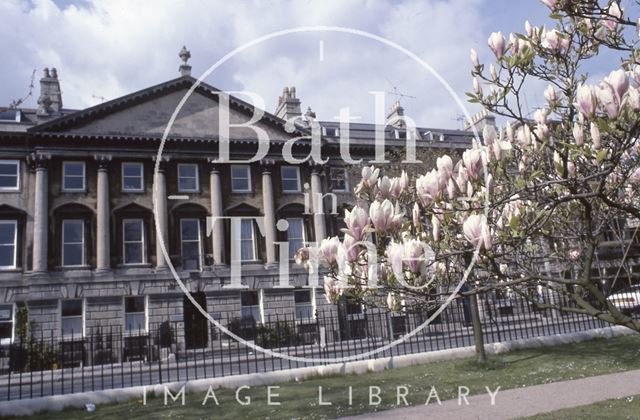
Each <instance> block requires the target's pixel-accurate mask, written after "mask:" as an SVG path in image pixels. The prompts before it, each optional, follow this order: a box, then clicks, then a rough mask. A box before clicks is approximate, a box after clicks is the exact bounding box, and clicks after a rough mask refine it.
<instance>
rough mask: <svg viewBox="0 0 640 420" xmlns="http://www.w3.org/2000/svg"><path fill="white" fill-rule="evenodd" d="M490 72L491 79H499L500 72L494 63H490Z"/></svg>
mask: <svg viewBox="0 0 640 420" xmlns="http://www.w3.org/2000/svg"><path fill="white" fill-rule="evenodd" d="M489 74H490V75H491V80H498V72H497V71H496V67H495V66H494V65H493V64H490V65H489Z"/></svg>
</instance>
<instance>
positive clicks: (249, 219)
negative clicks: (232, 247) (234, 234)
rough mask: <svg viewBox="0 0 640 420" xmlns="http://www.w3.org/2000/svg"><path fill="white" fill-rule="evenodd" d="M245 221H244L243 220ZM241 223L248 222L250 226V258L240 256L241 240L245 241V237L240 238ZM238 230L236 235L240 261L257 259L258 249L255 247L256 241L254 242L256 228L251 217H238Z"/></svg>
mask: <svg viewBox="0 0 640 420" xmlns="http://www.w3.org/2000/svg"><path fill="white" fill-rule="evenodd" d="M245 221H246V222H245ZM243 223H250V226H251V250H252V254H253V255H252V258H250V259H244V258H242V241H245V240H246V239H243V238H242V224H243ZM239 226H240V232H238V237H239V238H240V241H239V245H240V254H239V257H240V262H252V261H257V259H258V249H257V243H256V228H255V224H254V222H253V219H252V218H246V219H244V218H243V219H240V224H239Z"/></svg>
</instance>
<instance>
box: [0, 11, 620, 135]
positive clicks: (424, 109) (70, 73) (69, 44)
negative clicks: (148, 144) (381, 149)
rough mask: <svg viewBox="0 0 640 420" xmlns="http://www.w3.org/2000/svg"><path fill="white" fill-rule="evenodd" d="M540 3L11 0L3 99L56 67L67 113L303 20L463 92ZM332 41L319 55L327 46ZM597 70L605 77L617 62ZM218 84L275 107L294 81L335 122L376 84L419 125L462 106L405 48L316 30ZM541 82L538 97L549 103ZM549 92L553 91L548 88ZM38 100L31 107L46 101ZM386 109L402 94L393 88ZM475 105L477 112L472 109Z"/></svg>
mask: <svg viewBox="0 0 640 420" xmlns="http://www.w3.org/2000/svg"><path fill="white" fill-rule="evenodd" d="M547 12H548V9H547V8H546V7H545V6H544V5H542V4H541V3H540V2H539V0H517V1H514V0H511V1H509V0H404V1H373V0H352V1H349V2H347V1H343V0H325V1H322V2H317V1H311V0H298V1H291V2H286V1H284V0H274V1H257V0H256V1H242V2H234V1H218V0H216V1H204V0H184V1H179V2H178V1H173V0H156V1H151V0H149V1H136V2H131V1H128V0H75V1H74V0H55V1H54V0H30V1H27V0H5V1H3V2H2V3H1V4H0V16H2V19H3V21H4V22H3V23H2V25H0V46H1V47H2V50H3V52H4V53H5V59H4V60H3V65H2V67H0V72H1V73H0V75H1V76H2V84H1V85H0V104H8V103H9V102H10V101H11V100H12V99H15V98H18V97H21V96H23V95H24V94H25V93H26V91H27V86H28V84H29V77H30V74H31V72H32V71H33V69H37V70H38V73H37V78H39V77H40V75H41V70H42V68H44V67H57V69H58V72H59V75H60V78H61V83H62V89H63V101H64V105H65V107H68V108H84V107H87V106H91V105H94V104H96V103H99V102H100V101H101V99H100V98H106V99H113V98H116V97H118V96H121V95H124V94H127V93H130V92H132V91H135V90H138V89H142V88H145V87H147V86H150V85H153V84H156V83H160V82H163V81H165V80H169V79H172V78H174V77H177V76H178V66H179V65H180V61H179V59H178V56H177V55H178V51H179V50H180V48H181V47H182V45H183V44H184V45H186V46H187V47H188V48H189V49H190V50H191V54H192V60H191V64H192V65H193V74H194V75H195V76H198V75H200V74H201V72H203V71H205V70H206V69H207V68H208V67H209V66H211V65H212V64H213V63H215V62H216V61H217V60H218V59H220V58H221V57H222V56H223V55H225V54H226V53H228V52H229V51H231V50H233V49H234V48H236V47H238V46H240V45H242V44H244V43H245V42H247V41H250V40H252V39H255V38H257V37H259V36H262V35H265V34H267V33H270V32H273V31H277V30H283V29H287V28H292V27H297V26H303V25H332V26H341V27H348V28H355V29H359V30H364V31H368V32H371V33H374V34H376V35H379V36H382V37H384V38H386V39H389V40H391V41H393V42H396V43H398V44H400V45H402V46H403V47H406V48H407V49H409V50H411V51H412V52H414V53H416V54H417V55H418V56H420V57H421V58H423V59H424V60H425V61H426V62H428V63H429V64H430V65H431V66H432V67H433V68H434V69H435V70H436V71H437V72H438V73H439V74H440V75H442V77H444V78H445V79H446V81H447V82H448V83H449V84H450V85H451V87H452V88H453V90H454V91H455V92H456V93H457V94H458V95H460V96H461V97H462V98H464V92H466V91H469V90H471V77H470V64H469V58H468V57H469V49H470V48H475V49H477V50H478V52H479V53H480V56H481V59H482V60H483V61H484V62H487V61H488V60H490V58H491V54H490V52H489V51H488V49H487V47H486V45H487V38H488V36H489V34H490V33H491V32H492V31H497V30H501V31H502V32H503V33H504V34H505V35H506V36H508V34H509V32H512V31H520V32H522V31H523V30H524V29H523V27H524V22H525V20H527V19H528V20H529V21H531V23H533V24H536V25H539V24H542V23H546V22H547V18H546V15H547ZM321 41H322V44H323V46H324V47H323V48H324V57H323V60H320V59H319V49H320V47H319V45H320V42H321ZM603 61H605V63H604V64H602V65H597V66H595V67H594V68H593V69H591V70H592V71H593V72H594V73H597V74H598V73H601V74H602V75H604V74H606V73H608V72H609V71H610V70H611V66H612V65H613V64H615V63H611V62H610V61H611V60H609V62H606V61H607V60H603ZM207 82H208V83H211V84H213V85H214V86H216V87H218V88H220V89H224V90H234V91H236V90H249V91H252V92H256V93H258V94H260V95H261V96H262V97H263V98H264V101H265V107H266V109H267V110H268V111H273V110H274V108H275V104H276V100H277V97H278V95H279V94H280V92H281V91H282V88H283V87H284V86H291V85H295V86H296V88H297V92H298V96H299V97H300V99H301V101H302V104H303V107H304V109H306V107H307V106H310V107H312V108H313V110H314V111H315V112H316V113H317V114H318V117H319V118H321V119H326V120H331V119H333V118H334V116H337V115H338V112H339V109H340V108H342V107H349V108H350V109H351V113H352V115H355V116H359V117H360V120H361V121H371V120H372V119H373V112H374V106H373V103H374V102H373V96H372V95H371V94H370V93H369V91H385V92H389V91H392V90H393V86H394V85H397V88H398V90H399V91H400V92H402V93H404V94H407V95H411V96H414V97H415V98H403V99H402V102H403V105H404V107H405V109H406V112H407V114H408V115H409V116H411V117H412V118H414V119H415V120H416V121H417V122H418V124H419V125H422V126H429V127H442V128H457V127H459V126H460V122H459V121H456V117H457V115H459V114H460V113H461V110H460V109H459V107H458V106H457V105H456V103H455V101H454V100H453V99H452V98H451V96H450V95H449V94H448V93H447V92H446V90H445V89H444V88H443V86H442V85H441V84H440V83H439V82H438V81H437V80H436V79H435V78H434V77H433V76H432V75H430V74H429V73H428V72H426V71H425V70H424V69H422V68H421V67H419V66H418V65H417V64H416V63H414V62H413V61H411V60H410V59H408V58H407V57H406V56H405V55H403V54H401V53H399V52H398V51H396V50H394V49H392V48H389V47H387V46H384V45H382V44H379V43H377V42H374V41H371V40H366V39H363V38H358V37H356V36H354V35H348V34H336V33H307V34H296V35H288V36H284V37H280V38H278V39H275V40H272V41H269V42H266V43H263V44H260V45H259V46H257V47H253V48H250V49H248V50H246V51H244V52H243V53H241V54H239V55H237V56H235V57H234V58H233V59H231V60H230V61H229V62H227V63H225V64H224V65H223V66H222V67H221V68H220V69H219V70H217V71H216V72H215V73H214V74H212V76H211V77H209V78H208V79H207ZM539 88H540V86H532V87H531V89H530V90H528V93H527V103H528V104H529V106H530V107H531V108H534V107H535V106H536V104H537V103H539V102H540V100H541V90H540V89H539ZM542 88H544V86H542ZM36 99H37V88H36V92H35V94H34V98H31V99H30V100H28V101H27V103H26V105H27V106H35V102H36V101H35V100H36ZM386 100H387V105H389V104H390V102H391V101H393V100H394V97H393V95H391V94H387V98H386ZM468 108H469V111H470V112H475V111H477V110H478V109H477V108H474V107H471V106H470V107H468Z"/></svg>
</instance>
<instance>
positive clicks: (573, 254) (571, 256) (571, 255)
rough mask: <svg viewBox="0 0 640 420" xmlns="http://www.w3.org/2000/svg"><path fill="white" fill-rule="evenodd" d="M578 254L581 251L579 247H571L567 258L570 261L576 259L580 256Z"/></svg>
mask: <svg viewBox="0 0 640 420" xmlns="http://www.w3.org/2000/svg"><path fill="white" fill-rule="evenodd" d="M580 254H582V253H581V252H580V250H579V249H572V250H571V251H569V254H568V255H567V257H569V260H571V261H578V258H580Z"/></svg>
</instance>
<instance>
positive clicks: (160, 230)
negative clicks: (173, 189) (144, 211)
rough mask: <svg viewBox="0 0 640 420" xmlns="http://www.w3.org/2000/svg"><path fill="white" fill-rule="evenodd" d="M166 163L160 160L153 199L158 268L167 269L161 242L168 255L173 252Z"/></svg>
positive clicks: (154, 182) (154, 181)
mask: <svg viewBox="0 0 640 420" xmlns="http://www.w3.org/2000/svg"><path fill="white" fill-rule="evenodd" d="M165 170H166V163H165V162H164V161H162V162H160V167H159V169H158V172H157V173H156V174H155V176H154V178H153V201H154V217H155V221H156V224H157V227H156V268H158V269H166V268H167V261H166V259H165V257H164V253H163V252H162V246H161V244H162V243H163V242H164V245H165V249H166V250H167V255H169V253H170V252H171V250H170V249H169V235H167V231H168V220H169V219H168V210H167V180H166V177H165Z"/></svg>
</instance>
